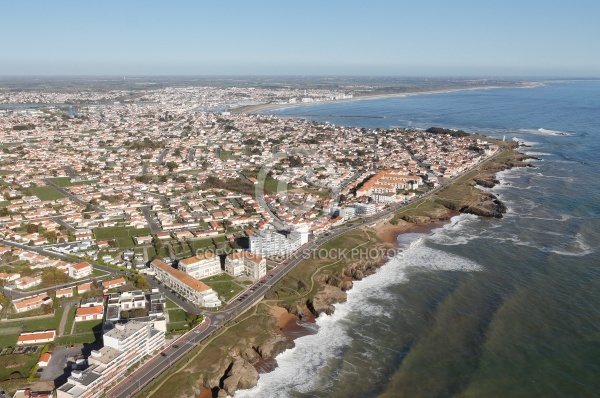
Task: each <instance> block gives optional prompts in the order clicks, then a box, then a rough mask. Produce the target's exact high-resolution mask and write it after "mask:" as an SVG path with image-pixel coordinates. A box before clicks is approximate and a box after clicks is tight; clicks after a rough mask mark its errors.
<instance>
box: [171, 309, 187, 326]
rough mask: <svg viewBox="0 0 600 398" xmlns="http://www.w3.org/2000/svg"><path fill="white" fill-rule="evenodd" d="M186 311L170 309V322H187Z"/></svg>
mask: <svg viewBox="0 0 600 398" xmlns="http://www.w3.org/2000/svg"><path fill="white" fill-rule="evenodd" d="M185 320H186V313H185V311H184V310H181V309H176V310H169V323H176V322H185Z"/></svg>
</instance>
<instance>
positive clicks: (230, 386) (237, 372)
mask: <svg viewBox="0 0 600 398" xmlns="http://www.w3.org/2000/svg"><path fill="white" fill-rule="evenodd" d="M257 382H258V371H257V370H256V369H255V368H254V366H252V364H251V363H250V362H248V361H246V360H245V359H244V358H242V357H237V358H235V359H234V361H233V364H232V365H231V368H230V369H229V372H227V373H226V374H225V379H224V380H223V381H222V390H225V392H227V394H228V395H231V396H233V395H234V394H235V392H236V391H237V390H238V389H246V388H252V387H254V386H255V385H256V383H257ZM219 393H220V392H219Z"/></svg>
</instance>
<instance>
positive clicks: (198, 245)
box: [189, 239, 215, 252]
mask: <svg viewBox="0 0 600 398" xmlns="http://www.w3.org/2000/svg"><path fill="white" fill-rule="evenodd" d="M189 243H190V246H191V247H192V250H193V251H194V252H195V251H196V250H201V249H208V248H210V249H214V247H215V245H214V244H213V241H212V239H200V240H194V241H191V242H189Z"/></svg>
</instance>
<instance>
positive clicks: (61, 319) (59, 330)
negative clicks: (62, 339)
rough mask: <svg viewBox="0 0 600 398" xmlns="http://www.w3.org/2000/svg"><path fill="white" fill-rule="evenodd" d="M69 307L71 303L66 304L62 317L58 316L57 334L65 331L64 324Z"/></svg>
mask: <svg viewBox="0 0 600 398" xmlns="http://www.w3.org/2000/svg"><path fill="white" fill-rule="evenodd" d="M70 309H71V305H70V304H69V305H67V306H66V307H65V310H64V311H63V314H62V318H60V324H59V325H58V335H59V336H62V335H63V334H64V332H65V325H66V323H67V318H68V317H69V310H70Z"/></svg>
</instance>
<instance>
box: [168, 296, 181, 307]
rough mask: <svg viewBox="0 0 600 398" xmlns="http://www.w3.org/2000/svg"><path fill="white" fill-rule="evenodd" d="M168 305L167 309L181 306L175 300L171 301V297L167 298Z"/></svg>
mask: <svg viewBox="0 0 600 398" xmlns="http://www.w3.org/2000/svg"><path fill="white" fill-rule="evenodd" d="M166 305H167V309H171V308H179V306H178V305H177V304H175V303H174V302H173V301H171V299H169V298H167V301H166Z"/></svg>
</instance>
